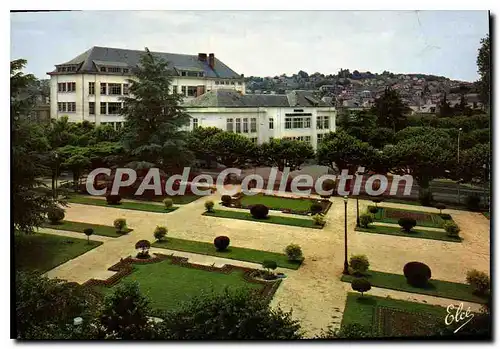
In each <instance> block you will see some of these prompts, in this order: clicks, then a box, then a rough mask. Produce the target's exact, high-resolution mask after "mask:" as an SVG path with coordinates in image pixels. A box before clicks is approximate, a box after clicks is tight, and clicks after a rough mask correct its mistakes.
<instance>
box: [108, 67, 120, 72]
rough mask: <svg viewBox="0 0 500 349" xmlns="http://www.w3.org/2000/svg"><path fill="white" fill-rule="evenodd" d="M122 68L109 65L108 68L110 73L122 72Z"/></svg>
mask: <svg viewBox="0 0 500 349" xmlns="http://www.w3.org/2000/svg"><path fill="white" fill-rule="evenodd" d="M121 71H122V70H121V68H117V67H109V68H108V72H109V73H121Z"/></svg>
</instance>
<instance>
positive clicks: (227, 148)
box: [205, 132, 256, 167]
mask: <svg viewBox="0 0 500 349" xmlns="http://www.w3.org/2000/svg"><path fill="white" fill-rule="evenodd" d="M205 144H206V147H207V150H208V152H209V154H210V156H212V157H215V159H216V160H217V161H218V162H219V163H221V164H223V165H224V166H226V167H234V166H242V165H244V164H246V163H248V162H250V159H252V158H253V156H254V154H255V151H256V147H255V144H253V143H252V141H250V139H249V138H247V137H245V136H242V135H240V134H236V133H232V132H220V133H217V134H215V135H214V136H212V137H210V138H208V140H207V142H205Z"/></svg>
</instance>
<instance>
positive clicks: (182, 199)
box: [124, 194, 202, 205]
mask: <svg viewBox="0 0 500 349" xmlns="http://www.w3.org/2000/svg"><path fill="white" fill-rule="evenodd" d="M201 197H202V196H198V195H194V194H185V195H174V196H153V197H151V198H147V199H146V198H142V197H136V196H133V195H132V196H127V197H124V199H130V200H140V201H146V202H147V201H150V202H151V201H152V202H163V200H165V199H167V198H168V199H172V202H173V203H174V205H186V204H189V203H191V202H193V201H195V200H198V199H199V198H201Z"/></svg>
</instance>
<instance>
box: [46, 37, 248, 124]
mask: <svg viewBox="0 0 500 349" xmlns="http://www.w3.org/2000/svg"><path fill="white" fill-rule="evenodd" d="M143 53H144V51H135V50H124V49H115V48H107V47H92V48H91V49H89V50H88V51H86V52H84V53H82V54H81V55H79V56H77V57H75V58H73V59H72V60H70V61H68V62H66V63H62V64H58V65H56V69H55V70H54V71H52V72H50V73H48V74H49V75H50V96H51V98H50V109H51V110H50V111H51V115H52V118H59V117H61V116H63V115H64V116H68V118H69V121H71V122H82V121H89V122H92V123H95V124H96V125H100V124H111V125H114V126H115V127H120V126H121V125H122V124H123V122H124V117H123V116H121V115H119V112H120V109H121V107H122V103H123V102H122V101H121V97H123V96H126V95H128V80H129V79H133V78H134V76H133V71H134V69H135V68H137V66H138V64H139V61H140V57H141V55H142V54H143ZM153 55H156V56H158V57H161V58H163V59H165V60H166V61H167V62H168V63H169V65H168V67H169V70H170V73H171V75H172V90H174V89H175V90H176V91H177V93H179V94H182V95H183V96H184V101H186V102H187V101H189V100H191V99H194V98H196V97H198V96H200V95H202V94H204V93H206V92H209V91H212V90H216V89H233V90H235V91H239V92H240V93H243V94H244V93H245V82H244V78H243V75H239V74H237V73H236V72H234V71H233V70H232V69H230V68H229V67H228V66H227V65H225V64H224V63H223V62H221V61H220V60H219V59H217V58H215V55H214V54H213V53H210V54H208V55H207V54H206V53H199V54H198V55H197V56H196V55H183V54H171V53H160V52H153Z"/></svg>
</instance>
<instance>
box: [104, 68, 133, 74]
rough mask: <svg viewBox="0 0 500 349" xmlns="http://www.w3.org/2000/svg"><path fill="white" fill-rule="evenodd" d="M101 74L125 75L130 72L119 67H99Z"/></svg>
mask: <svg viewBox="0 0 500 349" xmlns="http://www.w3.org/2000/svg"><path fill="white" fill-rule="evenodd" d="M99 70H100V71H101V73H124V74H127V73H128V72H129V71H130V70H129V69H128V68H119V67H100V68H99Z"/></svg>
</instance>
